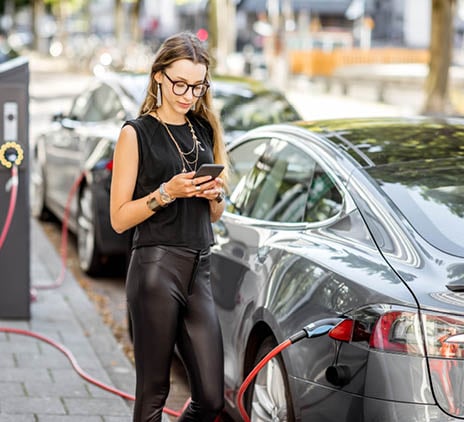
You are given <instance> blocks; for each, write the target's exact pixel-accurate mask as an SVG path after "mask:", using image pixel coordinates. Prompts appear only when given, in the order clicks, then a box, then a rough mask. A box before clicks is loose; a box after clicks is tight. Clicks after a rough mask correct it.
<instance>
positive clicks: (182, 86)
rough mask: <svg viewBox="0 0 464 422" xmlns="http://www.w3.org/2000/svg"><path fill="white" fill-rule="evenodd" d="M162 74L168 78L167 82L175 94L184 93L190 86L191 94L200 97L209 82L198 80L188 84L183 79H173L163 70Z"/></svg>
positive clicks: (206, 89)
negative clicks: (195, 82)
mask: <svg viewBox="0 0 464 422" xmlns="http://www.w3.org/2000/svg"><path fill="white" fill-rule="evenodd" d="M163 74H164V76H166V78H168V79H169V82H171V83H172V92H173V93H174V94H175V95H179V96H180V95H184V94H185V93H186V92H187V91H188V89H189V88H192V94H193V96H194V97H197V98H200V97H203V95H205V94H206V91H208V88H209V83H208V82H200V83H199V84H188V83H187V82H184V81H173V80H172V79H171V78H170V77H169V76H168V75H167V74H166V72H164V71H163Z"/></svg>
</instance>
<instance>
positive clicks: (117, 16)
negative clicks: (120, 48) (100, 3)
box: [114, 0, 124, 45]
mask: <svg viewBox="0 0 464 422" xmlns="http://www.w3.org/2000/svg"><path fill="white" fill-rule="evenodd" d="M114 36H115V38H116V41H117V43H118V45H122V41H123V37H124V11H123V7H122V0H115V2H114Z"/></svg>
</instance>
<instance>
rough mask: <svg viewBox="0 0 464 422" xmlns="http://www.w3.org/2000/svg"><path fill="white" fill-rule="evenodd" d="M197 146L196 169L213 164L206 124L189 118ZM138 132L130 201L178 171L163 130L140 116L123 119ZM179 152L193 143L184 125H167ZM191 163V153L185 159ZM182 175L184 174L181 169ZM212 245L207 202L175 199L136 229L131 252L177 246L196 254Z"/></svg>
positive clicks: (172, 148)
mask: <svg viewBox="0 0 464 422" xmlns="http://www.w3.org/2000/svg"><path fill="white" fill-rule="evenodd" d="M187 116H188V118H189V120H190V122H191V123H192V125H193V127H194V130H195V133H196V135H197V138H198V140H199V141H200V142H201V147H200V148H199V150H198V162H197V165H196V168H197V169H198V168H199V167H200V165H201V164H203V163H212V162H213V130H212V128H211V126H210V124H209V123H208V122H207V121H206V120H204V119H201V118H197V117H195V116H193V115H192V113H189V114H188V115H187ZM125 125H130V126H132V127H133V128H134V129H135V131H136V133H137V143H138V153H139V167H138V174H137V181H136V185H135V190H134V195H133V199H138V198H141V197H144V196H146V195H148V194H149V193H150V192H153V191H154V190H155V189H157V188H158V187H159V186H160V185H161V183H163V182H167V181H168V180H169V179H170V178H171V177H172V176H174V175H176V174H178V173H180V172H181V171H182V161H181V158H180V156H179V152H178V150H177V148H176V146H175V144H174V142H173V141H172V139H171V138H170V137H169V134H168V133H167V131H166V128H165V127H164V126H163V125H162V124H161V123H160V122H159V121H158V120H157V119H155V118H154V117H153V116H150V115H145V116H139V117H138V118H136V119H133V120H128V121H126V122H125V123H124V126H125ZM168 127H169V130H170V131H171V133H172V135H173V136H174V138H175V140H176V141H177V143H178V144H179V146H180V148H181V150H182V151H183V152H188V151H190V150H192V147H193V139H192V134H191V132H190V128H189V126H188V124H187V123H185V124H183V125H168ZM187 159H188V160H189V161H190V162H192V161H193V160H194V159H195V151H193V152H192V153H191V154H190V155H188V156H187ZM186 169H187V171H192V170H194V168H193V165H192V169H189V168H188V166H187V165H186ZM212 243H213V231H212V226H211V219H210V208H209V201H208V200H207V199H205V198H177V199H176V200H175V201H174V202H172V203H170V204H169V205H167V206H166V207H164V208H161V209H160V210H158V211H157V212H156V213H155V214H153V215H152V216H151V217H149V218H148V219H147V220H145V221H143V222H142V223H140V224H138V225H137V226H136V227H135V232H134V237H133V243H132V247H133V248H139V247H141V246H155V245H168V246H181V247H187V248H191V249H196V250H201V249H205V248H207V247H209V246H210V245H211V244H212Z"/></svg>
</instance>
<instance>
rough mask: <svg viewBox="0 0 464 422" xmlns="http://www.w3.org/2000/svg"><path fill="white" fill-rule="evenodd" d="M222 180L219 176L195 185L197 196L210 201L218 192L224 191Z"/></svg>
mask: <svg viewBox="0 0 464 422" xmlns="http://www.w3.org/2000/svg"><path fill="white" fill-rule="evenodd" d="M223 186H224V181H223V180H222V179H221V178H220V177H216V178H215V179H213V180H211V181H209V182H206V183H203V184H202V185H197V190H198V192H197V193H196V194H195V196H196V197H198V198H205V199H208V200H210V201H212V200H214V199H216V198H217V197H218V195H219V194H220V193H223V192H224V187H223Z"/></svg>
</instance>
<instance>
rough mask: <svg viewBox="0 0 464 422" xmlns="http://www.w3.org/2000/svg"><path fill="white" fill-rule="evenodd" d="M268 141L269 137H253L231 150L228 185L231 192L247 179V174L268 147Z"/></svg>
mask: <svg viewBox="0 0 464 422" xmlns="http://www.w3.org/2000/svg"><path fill="white" fill-rule="evenodd" d="M267 141H268V139H261V138H260V139H253V140H251V141H247V142H245V143H243V144H241V145H240V146H239V147H237V148H235V149H233V150H232V151H230V152H229V162H230V178H229V182H228V186H229V190H230V192H233V190H234V189H235V187H236V186H237V185H238V184H239V183H243V182H244V181H245V176H246V175H247V173H248V172H249V171H250V170H251V169H252V168H253V167H254V166H255V164H256V162H257V161H258V159H259V157H260V155H261V154H262V153H263V151H264V149H265V148H266V142H267Z"/></svg>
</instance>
